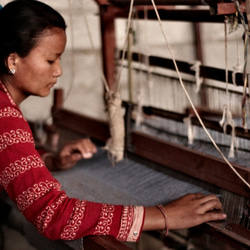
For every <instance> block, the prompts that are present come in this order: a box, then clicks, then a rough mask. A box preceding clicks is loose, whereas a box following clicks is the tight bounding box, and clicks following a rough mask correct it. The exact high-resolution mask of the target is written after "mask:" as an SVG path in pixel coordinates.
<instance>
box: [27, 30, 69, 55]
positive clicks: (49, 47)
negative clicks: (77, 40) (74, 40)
mask: <svg viewBox="0 0 250 250" xmlns="http://www.w3.org/2000/svg"><path fill="white" fill-rule="evenodd" d="M65 45H66V33H65V31H64V30H63V29H61V28H52V29H48V30H45V31H44V32H43V33H42V34H41V35H40V36H39V37H38V39H37V42H36V45H35V47H34V48H33V50H31V52H32V51H36V52H39V51H40V52H43V53H45V54H47V53H55V54H62V53H63V51H64V49H65Z"/></svg>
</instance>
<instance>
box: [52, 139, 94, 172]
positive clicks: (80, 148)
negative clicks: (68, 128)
mask: <svg viewBox="0 0 250 250" xmlns="http://www.w3.org/2000/svg"><path fill="white" fill-rule="evenodd" d="M96 152H97V149H96V146H95V145H94V144H93V143H92V141H91V140H90V139H80V140H76V141H72V142H69V143H67V144H65V145H64V146H63V147H62V149H61V150H60V152H59V154H58V155H57V156H56V160H55V164H56V168H57V169H68V168H71V167H73V166H74V165H75V164H76V163H77V162H78V161H79V160H81V159H89V158H91V157H92V156H93V154H95V153H96Z"/></svg>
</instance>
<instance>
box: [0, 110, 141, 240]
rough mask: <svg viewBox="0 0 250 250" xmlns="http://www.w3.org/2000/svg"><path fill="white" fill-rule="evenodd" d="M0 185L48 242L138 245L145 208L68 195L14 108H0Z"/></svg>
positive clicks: (26, 125)
mask: <svg viewBox="0 0 250 250" xmlns="http://www.w3.org/2000/svg"><path fill="white" fill-rule="evenodd" d="M0 124H1V126H0V162H1V165H0V185H1V186H2V187H3V188H4V189H5V190H6V192H7V193H8V195H9V196H10V198H11V199H12V200H13V201H14V202H15V203H16V204H17V207H18V209H19V210H20V211H21V212H22V213H23V214H24V216H25V217H26V219H27V220H29V221H30V222H32V223H33V224H34V225H35V226H36V227H37V229H38V231H39V232H40V233H41V234H43V235H44V236H46V237H47V238H49V239H52V240H57V239H64V240H74V239H78V238H81V237H83V236H85V235H100V234H101V235H112V236H114V237H116V238H117V239H119V240H124V241H137V240H138V237H139V235H140V233H141V228H142V225H143V222H144V208H143V207H134V206H122V205H111V204H103V203H95V202H89V201H86V200H79V199H76V198H70V197H68V196H67V194H66V193H65V191H64V190H61V185H60V183H59V182H58V181H57V180H56V179H55V178H54V177H53V176H52V175H51V174H50V172H49V171H48V169H47V168H46V166H45V165H44V162H43V161H42V159H41V157H40V155H39V153H38V152H37V151H36V149H35V145H34V139H33V136H32V132H31V130H30V128H29V125H28V123H27V121H26V120H25V119H24V118H23V116H22V114H21V112H20V111H19V110H18V109H17V108H15V107H7V108H0Z"/></svg>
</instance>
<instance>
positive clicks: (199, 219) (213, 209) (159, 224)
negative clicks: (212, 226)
mask: <svg viewBox="0 0 250 250" xmlns="http://www.w3.org/2000/svg"><path fill="white" fill-rule="evenodd" d="M145 211H146V214H145V222H144V226H143V230H162V229H165V222H164V219H163V215H162V213H161V211H160V210H159V209H158V208H157V207H148V208H146V210H145ZM164 211H165V214H166V216H167V220H168V229H169V230H171V229H172V230H175V229H185V228H190V227H194V226H198V225H200V224H202V223H204V222H208V221H216V220H224V219H225V218H226V214H224V213H223V212H222V204H221V202H220V200H219V199H218V197H217V196H215V195H213V194H210V195H204V194H200V193H197V194H188V195H185V196H183V197H181V198H179V199H177V200H175V201H173V202H170V203H169V204H166V205H165V206H164Z"/></svg>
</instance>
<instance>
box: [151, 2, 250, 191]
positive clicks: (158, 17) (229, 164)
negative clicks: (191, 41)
mask: <svg viewBox="0 0 250 250" xmlns="http://www.w3.org/2000/svg"><path fill="white" fill-rule="evenodd" d="M151 2H152V5H153V7H154V10H155V13H156V16H157V19H158V21H159V25H160V28H161V31H162V34H163V36H164V39H165V41H166V44H167V47H168V49H169V52H170V54H171V57H172V60H173V63H174V66H175V69H176V72H177V75H178V77H179V81H180V84H181V86H182V88H183V91H184V93H185V94H186V97H187V98H188V100H189V102H190V105H191V107H192V108H193V110H194V113H195V115H196V116H197V118H198V120H199V122H200V124H201V126H202V127H203V129H204V131H205V132H206V134H207V136H208V137H209V139H210V140H211V142H212V143H213V145H214V147H215V148H216V149H217V150H218V152H219V153H220V155H221V156H222V158H223V159H224V160H225V162H226V163H227V164H228V166H229V167H230V168H231V169H232V171H233V172H234V173H235V174H236V175H237V176H238V177H239V178H240V180H241V181H242V182H244V183H245V184H246V185H247V187H248V188H250V184H249V183H248V182H247V181H246V180H245V179H244V178H243V177H242V176H241V175H240V174H239V173H238V172H237V170H236V169H235V168H234V167H233V166H232V164H231V163H230V162H229V161H228V160H227V158H226V157H225V156H224V154H223V153H222V151H221V150H220V149H219V147H218V146H217V144H216V142H215V141H214V139H213V138H212V137H211V135H210V134H209V132H208V130H207V128H206V127H205V125H204V123H203V121H202V119H201V117H200V116H199V114H198V111H197V110H196V108H195V106H194V104H193V102H192V100H191V98H190V96H189V94H188V92H187V90H186V88H185V86H184V84H183V81H182V78H181V75H180V72H179V69H178V66H177V64H176V61H175V58H174V55H173V52H172V49H171V47H170V45H169V43H168V40H167V37H166V34H165V32H164V30H163V28H162V23H161V19H160V16H159V13H158V10H157V8H156V5H155V2H154V0H151Z"/></svg>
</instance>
